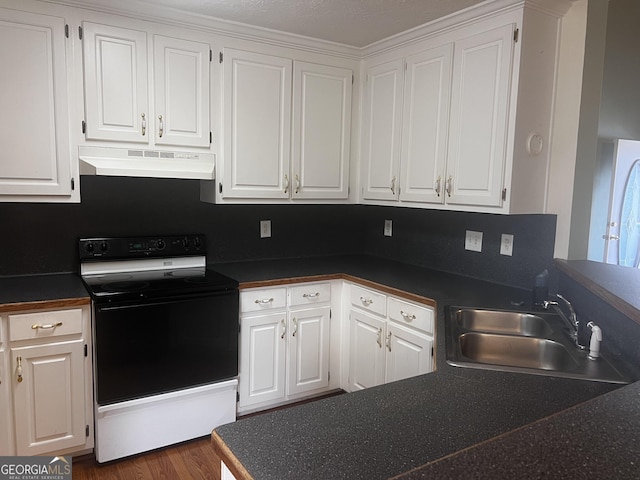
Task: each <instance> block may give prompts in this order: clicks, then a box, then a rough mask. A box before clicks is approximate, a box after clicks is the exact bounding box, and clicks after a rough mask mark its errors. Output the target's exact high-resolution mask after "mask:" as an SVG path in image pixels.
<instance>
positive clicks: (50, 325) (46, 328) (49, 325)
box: [31, 322, 62, 330]
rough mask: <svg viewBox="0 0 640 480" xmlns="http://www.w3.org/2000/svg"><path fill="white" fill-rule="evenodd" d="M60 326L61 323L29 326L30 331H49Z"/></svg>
mask: <svg viewBox="0 0 640 480" xmlns="http://www.w3.org/2000/svg"><path fill="white" fill-rule="evenodd" d="M61 326H62V322H56V323H50V324H48V325H38V324H37V323H34V324H33V325H31V329H32V330H51V329H52V328H56V327H61Z"/></svg>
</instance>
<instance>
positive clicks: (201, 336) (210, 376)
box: [94, 290, 238, 405]
mask: <svg viewBox="0 0 640 480" xmlns="http://www.w3.org/2000/svg"><path fill="white" fill-rule="evenodd" d="M94 329H95V331H94V336H95V338H94V341H95V352H94V354H95V372H96V400H97V403H98V404H99V405H106V404H110V403H115V402H121V401H125V400H131V399H134V398H141V397H146V396H149V395H155V394H159V393H166V392H171V391H175V390H180V389H184V388H188V387H194V386H198V385H205V384H208V383H213V382H216V381H219V380H224V379H228V378H232V377H235V376H237V374H238V292H237V290H236V291H232V292H224V293H223V294H218V295H208V296H205V297H202V296H200V297H196V298H187V299H185V298H182V299H176V300H163V301H158V302H147V303H141V302H138V303H135V304H126V303H125V304H120V305H109V306H102V307H101V306H97V307H96V309H95V325H94Z"/></svg>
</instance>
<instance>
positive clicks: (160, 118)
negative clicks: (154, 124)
mask: <svg viewBox="0 0 640 480" xmlns="http://www.w3.org/2000/svg"><path fill="white" fill-rule="evenodd" d="M158 120H160V123H159V124H158V136H159V137H160V138H162V134H163V133H164V122H163V121H162V115H158Z"/></svg>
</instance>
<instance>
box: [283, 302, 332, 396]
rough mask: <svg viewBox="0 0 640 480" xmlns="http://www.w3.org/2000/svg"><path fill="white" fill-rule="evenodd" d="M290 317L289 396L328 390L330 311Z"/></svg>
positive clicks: (325, 310)
mask: <svg viewBox="0 0 640 480" xmlns="http://www.w3.org/2000/svg"><path fill="white" fill-rule="evenodd" d="M289 316H290V319H289V382H288V390H289V391H288V394H290V395H293V394H296V393H303V392H308V391H310V390H315V389H318V388H325V387H327V386H329V307H321V308H315V309H311V310H296V311H292V312H290V314H289Z"/></svg>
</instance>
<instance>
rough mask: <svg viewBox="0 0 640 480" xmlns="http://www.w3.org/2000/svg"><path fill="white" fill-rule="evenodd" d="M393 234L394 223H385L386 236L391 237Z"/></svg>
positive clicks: (387, 221) (388, 221) (386, 221)
mask: <svg viewBox="0 0 640 480" xmlns="http://www.w3.org/2000/svg"><path fill="white" fill-rule="evenodd" d="M392 234H393V222H392V221H391V220H385V221H384V236H385V237H390V236H391V235H392Z"/></svg>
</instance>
